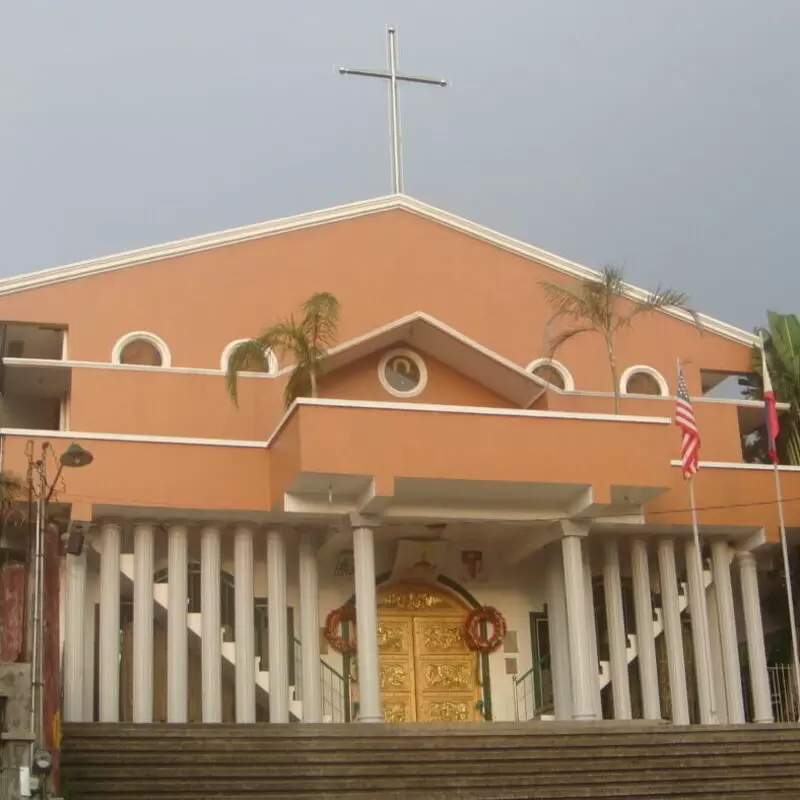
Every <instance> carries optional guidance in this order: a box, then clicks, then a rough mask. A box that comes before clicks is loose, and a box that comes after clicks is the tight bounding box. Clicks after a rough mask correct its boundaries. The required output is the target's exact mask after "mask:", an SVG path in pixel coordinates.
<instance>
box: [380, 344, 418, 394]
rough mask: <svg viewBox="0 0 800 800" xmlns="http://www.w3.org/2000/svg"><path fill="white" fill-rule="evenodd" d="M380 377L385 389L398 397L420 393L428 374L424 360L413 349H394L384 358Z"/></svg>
mask: <svg viewBox="0 0 800 800" xmlns="http://www.w3.org/2000/svg"><path fill="white" fill-rule="evenodd" d="M378 377H379V378H380V381H381V383H382V384H383V387H384V389H386V391H387V392H389V393H390V394H393V395H395V396H397V397H409V396H413V395H417V394H419V393H420V392H421V391H422V390H423V389H424V388H425V383H426V382H427V379H428V375H427V370H426V369H425V363H424V362H423V360H422V359H421V358H420V357H419V356H418V355H417V354H416V353H414V352H413V351H411V350H393V351H392V352H391V353H387V354H386V355H385V356H384V357H383V358H382V359H381V363H380V367H379V372H378Z"/></svg>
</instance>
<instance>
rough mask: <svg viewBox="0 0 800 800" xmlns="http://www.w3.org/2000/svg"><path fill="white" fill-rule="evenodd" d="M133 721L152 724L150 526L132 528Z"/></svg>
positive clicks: (151, 528) (151, 556)
mask: <svg viewBox="0 0 800 800" xmlns="http://www.w3.org/2000/svg"><path fill="white" fill-rule="evenodd" d="M133 721H134V722H152V721H153V525H152V524H150V523H137V524H136V525H134V527H133Z"/></svg>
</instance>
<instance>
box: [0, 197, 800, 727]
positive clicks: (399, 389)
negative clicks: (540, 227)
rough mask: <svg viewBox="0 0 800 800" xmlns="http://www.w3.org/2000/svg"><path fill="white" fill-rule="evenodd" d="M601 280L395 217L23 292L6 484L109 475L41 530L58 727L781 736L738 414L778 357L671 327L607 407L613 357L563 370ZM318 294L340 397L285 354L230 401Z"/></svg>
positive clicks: (120, 262) (176, 252) (227, 241)
mask: <svg viewBox="0 0 800 800" xmlns="http://www.w3.org/2000/svg"><path fill="white" fill-rule="evenodd" d="M590 274H591V273H590V271H589V270H587V269H586V268H584V267H581V266H579V265H577V264H573V263H571V262H568V261H566V260H564V259H562V258H559V257H557V256H554V255H552V254H550V253H546V252H543V251H541V250H538V249H536V248H534V247H530V246H528V245H525V244H523V243H521V242H518V241H515V240H512V239H509V238H507V237H505V236H502V235H500V234H498V233H495V232H492V231H489V230H487V229H484V228H482V227H480V226H478V225H475V224H472V223H469V222H467V221H465V220H463V219H460V218H458V217H455V216H453V215H450V214H448V213H446V212H443V211H440V210H438V209H435V208H432V207H430V206H427V205H425V204H423V203H420V202H418V201H416V200H413V199H410V198H407V197H405V196H402V195H393V196H390V197H387V198H381V199H378V200H375V201H369V202H364V203H355V204H351V205H347V206H342V207H338V208H334V209H331V210H327V211H322V212H316V213H311V214H305V215H301V216H298V217H293V218H290V219H285V220H279V221H276V222H272V223H267V224H263V225H256V226H252V227H249V228H242V229H237V230H232V231H227V232H223V233H220V234H214V235H209V236H202V237H198V238H195V239H189V240H185V241H182V242H177V243H173V244H168V245H163V246H158V247H152V248H146V249H143V250H138V251H134V252H130V253H125V254H122V255H119V256H114V257H111V258H105V259H99V260H97V261H91V262H84V263H81V264H76V265H71V266H68V267H63V268H58V269H54V270H47V271H44V272H40V273H34V274H31V275H26V276H22V277H17V278H9V279H6V280H3V281H0V318H2V320H3V321H4V343H5V344H4V352H3V356H4V358H3V363H4V395H5V398H6V412H7V413H6V420H5V422H4V427H3V431H2V434H3V451H2V458H3V464H2V468H3V471H4V472H5V473H11V474H20V475H24V474H25V470H26V464H27V460H26V459H27V455H26V454H29V453H30V451H31V450H30V448H31V447H33V448H34V450H36V451H37V452H38V449H39V448H41V445H42V443H43V442H48V443H49V445H50V451H51V452H53V453H55V454H56V455H57V454H58V453H59V452H61V451H63V450H64V449H66V447H67V446H68V445H69V444H70V442H72V441H76V442H78V443H79V444H80V445H81V446H82V447H84V448H85V449H87V450H90V451H91V453H92V454H93V456H94V460H93V462H92V464H91V465H90V466H88V467H87V468H85V469H81V470H65V471H64V479H63V483H59V484H58V485H56V487H55V491H54V495H53V497H52V498H51V500H50V503H49V506H48V509H47V513H48V516H49V517H50V518H52V519H54V520H56V521H60V522H62V523H63V526H62V527H63V529H64V530H66V531H68V533H69V534H70V535H71V536H72V538H73V539H74V538H77V540H78V541H79V545H78V547H77V548H76V547H74V546H70V548H69V549H70V552H69V553H67V554H66V555H63V556H62V561H61V576H62V578H61V592H60V619H59V628H60V631H61V634H60V636H61V642H62V645H61V653H62V664H61V674H62V676H63V677H62V690H61V693H62V704H63V706H62V708H63V710H62V715H63V719H64V720H65V721H67V722H70V721H75V722H89V721H103V722H115V721H133V722H141V723H147V722H151V721H170V722H186V721H196V722H221V721H236V722H241V723H250V722H255V721H271V722H288V721H297V722H351V721H353V722H355V721H364V722H370V721H379V720H384V719H385V720H387V721H392V722H397V723H403V722H414V721H418V722H426V721H450V722H457V721H463V722H473V723H479V722H481V721H491V720H515V719H518V720H529V719H543V720H547V719H574V720H593V719H598V718H614V719H620V720H625V719H631V718H644V719H651V720H661V719H667V720H671V721H673V722H675V723H678V724H689V723H694V722H704V723H713V722H722V723H724V722H730V723H744V722H751V721H755V722H768V721H771V719H772V717H773V712H772V706H771V698H770V683H769V676H768V671H767V665H766V660H765V647H764V627H763V624H762V616H761V611H760V604H759V580H760V579H763V572H764V571H765V570H771V569H773V568H774V566H775V564H776V563H777V562H776V559H775V557H776V553H777V549H776V548H777V542H778V527H777V523H778V517H777V513H776V507H775V503H774V500H775V493H774V483H773V474H772V471H771V468H767V467H764V466H761V465H755V464H748V463H745V461H744V458H743V454H742V436H743V435H745V434H746V433H747V432H748V431H750V430H753V429H754V428H755V427H757V426H758V425H759V424H760V420H761V419H763V412H762V409H761V407H760V404H758V403H753V402H749V401H745V400H741V401H734V400H729V399H721V398H715V396H714V393H713V388H714V387H715V386H716V385H717V384H718V383H719V382H720V381H721V380H722V379H723V378H725V377H726V376H730V375H736V374H742V373H745V372H747V371H748V370H749V369H750V361H751V353H752V347H753V344H754V340H753V337H752V335H751V334H749V333H747V332H744V331H741V330H738V329H736V328H733V327H731V326H729V325H726V324H724V323H721V322H718V321H715V320H712V319H710V318H707V317H702V316H701V317H700V326H699V328H698V325H697V324H695V321H694V320H693V319H692V317H691V316H690V315H688V314H684V313H683V312H680V311H677V310H668V311H663V312H658V313H654V314H651V315H643V316H642V317H641V318H638V319H637V320H636V323H635V325H634V327H633V328H632V329H630V330H628V331H625V332H623V333H622V334H621V335H620V336H619V339H618V342H617V350H616V360H617V364H618V374H619V386H618V387H613V386H612V385H611V383H610V378H609V370H608V362H607V357H606V353H605V350H604V346H603V343H602V341H601V340H600V339H599V338H597V337H594V336H591V335H587V336H582V337H578V338H576V339H575V340H574V341H572V342H569V343H567V344H566V345H565V346H564V347H563V348H561V349H559V350H558V352H557V353H556V354H555V355H554V356H553V357H552V358H551V357H550V355H551V354H550V352H549V348H548V345H547V342H548V336H549V335H550V331H549V330H548V324H547V323H548V320H549V319H550V318H551V317H552V308H550V307H549V306H548V304H547V300H546V298H545V295H544V292H543V290H542V286H541V281H543V280H549V281H560V282H562V283H563V284H564V285H567V286H570V285H573V286H574V285H577V282H578V281H580V280H581V279H582V278H585V277H586V276H588V275H590ZM320 291H327V292H331V293H333V294H334V295H335V296H336V297H337V298H338V300H339V302H340V303H341V309H342V313H341V323H340V327H339V336H338V339H339V341H338V343H337V344H336V346H335V347H333V348H332V349H331V350H330V352H329V355H328V358H327V359H326V361H325V366H324V372H323V375H322V376H321V379H320V382H319V391H318V396H317V397H308V398H302V399H300V400H298V401H296V402H294V403H293V404H292V405H290V407H289V408H284V404H283V389H284V386H285V383H286V380H287V378H288V376H289V375H290V373H291V370H292V364H291V363H284V361H283V360H282V357H281V354H280V353H277V354H274V355H273V357H271V360H270V369H269V370H268V371H265V372H260V373H246V374H242V375H241V376H240V380H239V399H238V405H235V404H234V403H233V402H231V399H230V397H229V396H228V393H227V389H226V384H225V378H224V376H225V370H226V368H227V358H228V356H229V354H230V352H231V349H232V347H234V346H235V343H236V342H238V341H240V340H242V339H243V338H247V337H251V336H254V335H257V334H258V333H260V332H261V330H262V329H263V328H264V327H266V326H267V325H268V324H270V323H271V322H274V321H275V320H276V319H277V318H279V317H282V316H287V315H289V314H291V313H292V312H293V311H295V309H297V308H298V307H299V306H300V305H301V304H302V303H303V302H304V300H305V299H306V298H307V297H308V296H310V295H311V294H313V293H314V292H320ZM636 291H637V290H635V289H631V292H632V293H634V295H635V293H636ZM678 359H680V360H682V361H683V362H684V364H685V366H684V374H685V378H686V382H687V386H688V391H689V394H690V396H691V398H692V403H693V408H694V413H695V416H696V420H697V426H698V429H699V431H700V435H701V438H702V450H701V461H700V472H699V474H698V476H697V477H696V479H695V489H696V498H697V508H698V522H699V534H700V537H701V539H702V543H703V552H702V558H701V559H697V558H696V551H695V550H694V545H693V527H692V515H691V513H690V502H689V496H688V493H687V484H686V482H685V481H684V479H683V474H682V468H681V461H680V433H679V431H678V430H677V428H676V427H675V425H674V423H673V417H674V412H675V399H674V395H675V385H676V361H677V360H678ZM615 389H616V392H617V393H618V394H619V409H618V411H617V410H615V397H614V394H615V391H614V390H615ZM31 442H32V444H30V443H31ZM781 480H782V481H783V484H784V492H785V494H786V495H787V496H797V495H798V494H799V493H800V474H798V471H797V470H795V469H793V468H788V467H787V468H782V469H781ZM786 514H787V520H786V521H787V524H788V525H789V526H796V525H797V524H798V523H800V510H798V509H797V508H796V507H795V506H794V505H793V504H787V506H786Z"/></svg>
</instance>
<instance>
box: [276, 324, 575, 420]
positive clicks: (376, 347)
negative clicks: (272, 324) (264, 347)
mask: <svg viewBox="0 0 800 800" xmlns="http://www.w3.org/2000/svg"><path fill="white" fill-rule="evenodd" d="M400 343H406V344H409V345H411V344H412V343H413V347H414V348H415V349H417V350H420V351H422V352H424V353H427V354H428V355H430V356H432V357H433V358H436V359H437V360H439V361H441V362H442V363H444V364H447V365H448V366H449V367H452V368H453V369H454V370H456V371H457V372H459V373H460V374H461V375H464V376H465V377H467V378H469V379H470V380H473V381H475V382H476V383H479V384H481V385H482V386H484V387H485V388H487V389H489V390H490V391H492V392H494V393H495V394H498V395H500V396H501V397H505V398H506V399H507V400H510V401H511V402H512V403H516V404H518V405H519V406H520V407H521V408H528V407H529V406H530V405H531V404H532V403H533V402H534V401H535V400H536V399H537V398H538V397H539V396H540V395H541V394H543V393H544V391H545V390H546V389H548V388H549V389H552V390H553V391H557V392H560V390H559V389H558V387H556V386H551V385H550V384H548V383H547V382H546V381H544V380H542V379H541V378H539V377H537V376H536V375H534V374H533V373H532V372H529V371H528V370H525V369H523V368H522V367H520V366H519V365H518V364H515V363H514V362H513V361H509V360H508V359H507V358H503V356H501V355H499V354H497V353H495V352H493V351H492V350H489V349H488V348H486V347H484V346H483V345H481V344H479V343H478V342H476V341H474V340H473V339H470V338H469V337H468V336H465V335H464V334H463V333H460V332H459V331H457V330H455V328H451V327H450V326H449V325H445V323H444V322H441V321H440V320H438V319H436V318H435V317H432V316H430V314H426V313H424V312H422V311H417V312H415V313H413V314H409V315H408V316H406V317H401V318H400V319H398V320H395V321H394V322H391V323H389V324H388V325H384V326H382V327H380V328H376V329H375V330H372V331H370V332H369V333H366V334H364V335H363V336H359V337H357V338H355V339H350V340H349V341H347V342H343V343H342V344H340V345H337V346H336V347H333V348H331V349H330V350H329V351H328V355H327V357H326V358H325V361H324V362H323V364H324V366H323V375H325V374H331V373H332V372H335V371H336V370H339V369H341V368H342V367H345V366H347V365H348V364H352V363H354V362H356V361H358V360H359V359H361V358H364V357H366V356H368V355H371V354H372V353H376V352H379V351H381V350H386V349H387V348H389V347H391V346H392V345H394V344H400ZM286 369H287V371H290V370H291V369H293V367H287V368H286Z"/></svg>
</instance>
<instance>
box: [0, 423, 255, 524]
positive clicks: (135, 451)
mask: <svg viewBox="0 0 800 800" xmlns="http://www.w3.org/2000/svg"><path fill="white" fill-rule="evenodd" d="M42 441H43V439H37V440H35V447H36V452H37V453H38V452H39V448H40V447H41V442H42ZM25 442H26V438H25V437H22V436H7V437H6V440H5V453H4V461H3V469H4V470H7V471H9V472H11V473H12V474H14V475H17V476H22V477H24V476H25V468H26V463H27V462H26V459H25ZM80 443H81V444H82V446H83V447H85V448H86V449H87V450H89V451H90V452H91V453H92V454H93V455H94V461H93V462H92V464H90V465H89V466H87V467H82V468H80V469H70V470H65V472H64V484H65V486H66V491H64V492H63V493H59V495H58V496H57V498H56V501H57V502H64V503H73V504H82V505H83V506H84V507H88V505H90V504H91V505H92V506H97V505H119V506H152V507H155V508H159V507H163V508H170V509H171V508H186V509H195V508H196V509H218V510H241V511H266V510H268V508H269V458H268V455H267V452H266V450H264V449H257V448H242V447H220V446H210V447H209V446H198V445H177V444H148V443H132V442H104V441H91V440H83V441H81V442H80ZM52 444H53V447H54V449H55V450H56V453H57V454H58V453H61V452H63V451H64V450H66V448H67V447H68V445H69V440H68V439H57V440H52ZM54 474H55V468H54V467H53V469H52V471H51V472H50V475H49V477H50V478H52V477H53V476H54Z"/></svg>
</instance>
